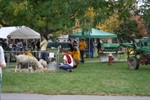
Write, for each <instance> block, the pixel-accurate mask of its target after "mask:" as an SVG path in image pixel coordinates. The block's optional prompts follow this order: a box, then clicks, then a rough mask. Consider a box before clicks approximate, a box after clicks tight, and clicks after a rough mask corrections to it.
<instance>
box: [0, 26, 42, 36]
mask: <svg viewBox="0 0 150 100" xmlns="http://www.w3.org/2000/svg"><path fill="white" fill-rule="evenodd" d="M8 35H9V36H10V37H11V39H38V38H39V39H40V38H41V36H40V34H39V33H38V32H36V31H34V30H32V29H31V28H29V27H26V26H21V27H2V28H0V38H3V39H7V36H8Z"/></svg>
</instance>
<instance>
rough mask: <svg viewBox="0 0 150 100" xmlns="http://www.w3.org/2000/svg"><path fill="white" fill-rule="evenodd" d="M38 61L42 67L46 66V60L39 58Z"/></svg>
mask: <svg viewBox="0 0 150 100" xmlns="http://www.w3.org/2000/svg"><path fill="white" fill-rule="evenodd" d="M39 63H40V64H41V65H42V66H43V67H44V68H47V62H46V61H45V60H43V59H40V60H39Z"/></svg>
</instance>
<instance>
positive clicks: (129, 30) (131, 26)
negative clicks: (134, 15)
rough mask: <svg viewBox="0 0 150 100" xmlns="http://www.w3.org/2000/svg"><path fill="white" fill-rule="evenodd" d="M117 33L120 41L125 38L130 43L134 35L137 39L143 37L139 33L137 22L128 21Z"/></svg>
mask: <svg viewBox="0 0 150 100" xmlns="http://www.w3.org/2000/svg"><path fill="white" fill-rule="evenodd" d="M115 33H116V34H118V38H119V39H120V38H123V39H124V40H126V41H130V36H132V35H134V36H135V37H136V38H140V37H141V36H142V35H141V34H140V33H139V31H138V23H137V21H136V20H126V21H125V22H123V24H120V26H119V28H118V29H116V31H115Z"/></svg>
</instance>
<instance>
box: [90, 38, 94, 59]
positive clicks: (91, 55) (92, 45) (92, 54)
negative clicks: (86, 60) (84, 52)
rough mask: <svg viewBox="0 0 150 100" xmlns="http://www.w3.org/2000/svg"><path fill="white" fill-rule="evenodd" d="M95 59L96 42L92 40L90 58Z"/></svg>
mask: <svg viewBox="0 0 150 100" xmlns="http://www.w3.org/2000/svg"><path fill="white" fill-rule="evenodd" d="M93 57H94V42H93V40H90V58H93Z"/></svg>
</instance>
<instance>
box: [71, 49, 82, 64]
mask: <svg viewBox="0 0 150 100" xmlns="http://www.w3.org/2000/svg"><path fill="white" fill-rule="evenodd" d="M72 57H73V59H74V60H75V62H76V64H77V65H78V64H79V62H80V52H79V51H78V49H77V48H74V51H73V53H72Z"/></svg>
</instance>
